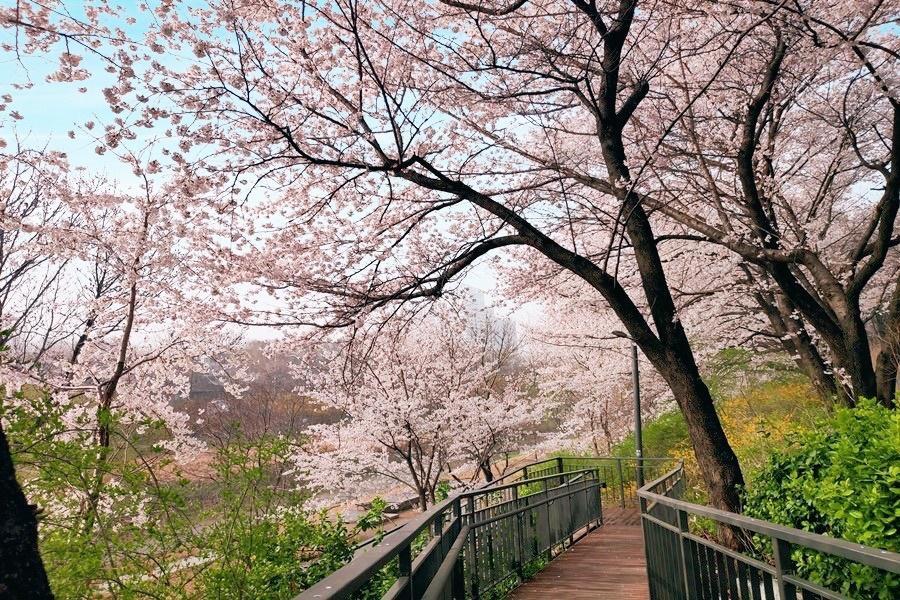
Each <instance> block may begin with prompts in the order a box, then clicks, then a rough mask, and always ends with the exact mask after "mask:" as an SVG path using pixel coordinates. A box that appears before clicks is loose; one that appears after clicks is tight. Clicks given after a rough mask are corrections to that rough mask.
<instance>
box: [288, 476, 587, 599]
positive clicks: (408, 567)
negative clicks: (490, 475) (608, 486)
mask: <svg viewBox="0 0 900 600" xmlns="http://www.w3.org/2000/svg"><path fill="white" fill-rule="evenodd" d="M587 473H591V474H593V473H595V469H581V470H576V471H568V472H562V473H555V474H552V475H545V476H541V477H535V478H533V479H528V480H522V481H517V482H515V483H511V484H505V485H502V486H498V487H495V488H490V489H481V488H479V489H475V490H469V491H465V492H462V493H460V494H457V495H456V496H453V497H451V498H448V499H446V500H444V501H442V502H440V503H438V504H436V505H435V506H433V507H432V508H431V509H429V510H428V511H426V512H424V513H422V514H421V515H419V516H418V517H416V518H415V519H413V520H412V521H410V522H408V523H406V524H405V525H401V526H400V527H399V528H398V529H396V530H394V531H393V533H390V534H388V535H387V536H385V537H384V538H383V539H382V540H381V541H380V542H379V543H378V544H375V545H374V546H372V547H371V549H370V550H368V551H367V552H365V553H364V554H361V555H359V556H357V557H356V558H354V559H353V560H351V561H350V562H349V563H347V564H346V565H344V566H343V567H341V568H340V569H338V570H337V571H335V572H334V573H332V574H331V575H330V576H329V577H327V578H325V579H323V580H321V581H319V582H318V583H316V584H314V585H313V586H311V587H310V588H309V589H307V590H306V591H304V592H303V593H301V594H300V596H298V600H300V599H302V600H307V599H319V598H335V599H337V598H347V597H350V595H352V594H353V593H354V592H356V591H357V590H359V589H360V588H361V587H363V586H364V585H365V584H366V583H367V582H368V581H370V580H371V579H372V577H374V576H375V574H376V573H378V572H379V571H380V570H381V569H382V568H383V567H385V566H386V565H387V564H388V563H390V562H391V561H393V560H394V559H398V560H399V561H400V565H399V567H400V569H399V570H400V577H401V579H403V578H407V579H408V578H410V577H412V576H413V575H415V569H414V567H415V565H414V563H413V557H412V555H411V552H412V545H413V542H414V541H415V540H416V538H417V537H418V536H419V535H420V534H422V533H423V532H424V531H426V529H428V528H429V526H431V528H432V530H433V533H434V536H435V538H437V539H439V540H441V541H444V540H445V537H446V539H450V540H452V541H455V540H456V538H457V537H458V530H457V531H452V529H453V528H452V527H450V528H445V527H444V526H443V522H444V520H445V519H444V517H445V515H446V514H447V513H448V512H452V516H453V517H454V518H455V521H454V522H456V523H457V525H459V528H458V529H461V528H462V527H463V526H464V525H477V523H474V522H473V521H474V519H475V516H476V514H475V513H483V512H484V511H485V509H480V510H474V500H475V499H476V498H479V499H480V498H488V499H489V498H490V497H492V496H494V495H496V494H498V493H499V494H501V496H502V495H503V494H502V492H503V491H504V490H513V491H514V494H515V490H516V489H518V488H520V487H522V486H524V485H529V484H533V483H544V490H543V492H542V493H548V492H549V491H552V490H553V489H559V488H560V487H564V486H566V485H571V484H573V483H575V482H576V481H577V480H580V478H582V477H584V476H585V474H587ZM551 480H560V482H561V483H560V486H558V487H557V488H549V486H548V485H547V483H548V482H549V481H551ZM563 480H564V481H563ZM596 485H597V487H598V488H599V481H597V482H596ZM538 493H541V492H538ZM515 495H516V496H517V494H515ZM529 497H530V495H528V496H522V497H521V499H526V498H529ZM463 501H467V506H466V505H464V503H463ZM505 503H506V500H505V499H504V501H503V502H500V503H498V505H503V504H505ZM467 508H468V512H466V510H465V509H467ZM487 508H491V506H490V505H489V506H488V507H487ZM462 518H466V519H467V520H468V522H467V523H465V524H463V523H462V521H461V519H462ZM448 550H449V548H448Z"/></svg>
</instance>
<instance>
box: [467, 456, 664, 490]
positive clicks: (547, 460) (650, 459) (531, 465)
mask: <svg viewBox="0 0 900 600" xmlns="http://www.w3.org/2000/svg"><path fill="white" fill-rule="evenodd" d="M558 459H562V460H564V461H565V460H579V461H598V462H599V461H603V462H609V461H613V462H615V461H629V462H637V461H641V462H642V463H647V464H653V463H662V462H672V461H673V459H671V458H659V457H646V458H637V457H635V456H574V455H561V456H554V457H551V458H545V459H542V460H536V461H534V462H531V463H528V464H527V465H522V466H521V467H517V468H516V469H513V470H512V471H510V472H509V473H504V474H503V475H501V476H500V477H498V478H497V479H495V480H493V481H488V482H487V483H485V484H483V485H482V486H481V489H486V488H489V487H494V486H496V485H497V484H498V483H499V482H501V481H503V480H504V479H508V478H510V477H512V476H513V475H515V474H517V473H522V472H526V471H527V469H531V468H534V467H536V466H538V465H544V464H547V463H555V462H556V461H557V460H558Z"/></svg>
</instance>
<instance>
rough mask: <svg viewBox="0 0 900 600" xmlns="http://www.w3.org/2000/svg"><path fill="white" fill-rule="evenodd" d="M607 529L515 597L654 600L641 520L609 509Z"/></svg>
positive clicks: (526, 599)
mask: <svg viewBox="0 0 900 600" xmlns="http://www.w3.org/2000/svg"><path fill="white" fill-rule="evenodd" d="M604 513H605V514H604V521H605V522H604V525H603V526H602V527H600V528H598V529H596V530H594V531H592V532H591V533H589V534H588V535H586V536H585V537H584V538H583V539H581V540H580V541H578V542H577V543H576V544H575V545H573V546H572V547H571V548H570V549H569V550H567V551H566V552H564V553H563V554H561V555H560V556H559V557H557V558H556V559H555V560H554V561H552V562H551V563H550V564H549V565H547V568H545V569H544V570H543V571H541V572H540V573H538V575H537V576H536V577H535V578H534V579H532V580H531V581H528V582H526V583H524V584H522V585H521V586H519V587H518V588H517V589H516V590H515V591H513V593H512V594H511V595H510V598H512V599H515V600H532V599H542V600H546V599H548V598H565V599H566V600H579V599H587V598H592V599H596V598H615V599H616V600H649V598H650V591H649V588H648V586H647V571H646V561H645V558H644V543H643V540H642V539H641V528H640V515H639V514H638V513H637V511H636V510H633V509H631V510H629V509H625V510H622V509H606V510H605V511H604Z"/></svg>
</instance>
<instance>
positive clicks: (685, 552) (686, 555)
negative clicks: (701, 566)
mask: <svg viewBox="0 0 900 600" xmlns="http://www.w3.org/2000/svg"><path fill="white" fill-rule="evenodd" d="M678 530H679V534H678V541H679V544H678V547H679V552H680V554H681V557H680V558H681V581H682V584H683V585H682V587H683V588H684V597H685V598H688V600H695V599H696V598H697V582H696V576H695V574H694V558H693V555H692V554H691V541H690V540H689V539H687V538H686V537H684V535H685V534H686V533H688V531H689V530H690V527H689V524H688V514H687V513H686V512H684V511H683V510H679V511H678Z"/></svg>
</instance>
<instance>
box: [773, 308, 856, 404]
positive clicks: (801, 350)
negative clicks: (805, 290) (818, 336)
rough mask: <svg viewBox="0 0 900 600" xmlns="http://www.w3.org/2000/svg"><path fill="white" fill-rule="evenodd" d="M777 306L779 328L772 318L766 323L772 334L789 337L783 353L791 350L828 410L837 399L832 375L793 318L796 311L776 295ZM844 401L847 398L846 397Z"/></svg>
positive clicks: (799, 324)
mask: <svg viewBox="0 0 900 600" xmlns="http://www.w3.org/2000/svg"><path fill="white" fill-rule="evenodd" d="M776 304H777V307H778V308H777V313H778V321H780V327H779V326H778V324H776V323H775V321H774V320H773V319H772V318H771V317H770V319H769V321H770V322H771V323H772V325H773V328H774V329H775V333H776V334H777V335H779V336H783V335H789V336H790V340H789V341H788V342H787V343H786V344H785V345H786V349H787V350H788V351H789V352H790V351H791V350H793V352H792V354H793V355H794V356H795V358H794V361H795V362H796V363H797V365H798V366H799V367H800V368H801V369H803V371H805V372H806V375H807V377H809V379H810V381H811V382H812V385H813V389H815V391H816V394H817V395H818V396H819V397H820V398H821V399H822V402H824V403H825V406H826V407H827V408H828V409H829V410H831V408H832V407H833V406H834V401H835V398H836V397H837V396H838V388H837V383H836V382H835V380H834V375H832V374H830V373H829V371H830V369H829V368H828V365H827V364H826V363H825V360H824V359H823V358H822V355H821V354H820V353H819V350H818V348H816V346H815V344H814V343H813V341H812V338H810V336H809V333H808V332H807V331H806V328H805V327H804V326H803V323H802V322H800V321H799V317H795V316H794V313H795V312H797V308H796V307H795V306H794V305H793V303H791V301H790V300H789V299H788V298H787V297H785V296H784V295H783V294H778V295H777V298H776ZM782 332H783V333H782ZM844 397H845V398H846V395H845V396H844Z"/></svg>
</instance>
